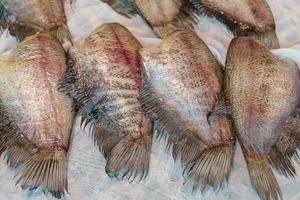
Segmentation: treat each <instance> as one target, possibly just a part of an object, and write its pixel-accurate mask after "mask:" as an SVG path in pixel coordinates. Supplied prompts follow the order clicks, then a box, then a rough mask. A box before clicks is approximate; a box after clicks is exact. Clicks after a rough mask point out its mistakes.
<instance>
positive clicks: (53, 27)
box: [0, 0, 72, 43]
mask: <svg viewBox="0 0 300 200" xmlns="http://www.w3.org/2000/svg"><path fill="white" fill-rule="evenodd" d="M63 2H64V0H47V1H40V0H30V1H28V0H1V1H0V25H1V26H2V27H4V28H9V29H10V31H11V33H12V34H13V35H15V36H17V37H18V38H19V39H20V40H23V39H24V38H25V37H26V36H29V35H32V34H33V33H35V32H40V31H51V32H52V33H53V34H54V35H55V36H56V37H57V38H58V40H59V41H60V42H62V43H64V42H70V43H72V40H71V34H70V32H69V29H68V27H67V25H66V17H65V14H64V5H63Z"/></svg>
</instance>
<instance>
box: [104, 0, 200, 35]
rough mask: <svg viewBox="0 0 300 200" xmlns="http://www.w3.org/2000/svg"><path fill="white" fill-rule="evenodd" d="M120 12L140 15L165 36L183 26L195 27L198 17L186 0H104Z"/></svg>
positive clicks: (126, 14) (124, 14)
mask: <svg viewBox="0 0 300 200" xmlns="http://www.w3.org/2000/svg"><path fill="white" fill-rule="evenodd" d="M102 1H103V2H105V3H107V4H108V5H110V6H111V7H112V8H113V9H114V10H115V11H116V12H118V13H119V14H121V15H123V16H126V17H129V18H131V17H132V16H136V15H140V16H141V17H143V18H144V20H145V21H146V22H147V23H148V24H149V25H150V26H151V27H152V29H153V31H154V33H155V34H156V35H157V36H158V37H159V38H163V37H165V36H166V35H168V34H169V33H172V32H173V31H175V30H177V29H181V28H188V29H194V25H196V23H197V18H196V16H195V15H194V13H193V10H192V7H189V2H188V1H186V0H151V1H148V0H102Z"/></svg>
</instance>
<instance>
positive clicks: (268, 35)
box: [236, 31, 280, 49]
mask: <svg viewBox="0 0 300 200" xmlns="http://www.w3.org/2000/svg"><path fill="white" fill-rule="evenodd" d="M236 35H237V34H236ZM240 36H242V34H240ZM245 36H248V37H251V38H253V39H254V40H257V41H258V42H260V43H261V44H263V45H265V46H266V47H267V48H268V49H279V48H280V44H279V40H278V37H277V34H276V32H275V31H268V32H254V31H252V32H250V31H249V32H248V33H246V34H245Z"/></svg>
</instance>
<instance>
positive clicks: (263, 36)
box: [190, 0, 280, 49]
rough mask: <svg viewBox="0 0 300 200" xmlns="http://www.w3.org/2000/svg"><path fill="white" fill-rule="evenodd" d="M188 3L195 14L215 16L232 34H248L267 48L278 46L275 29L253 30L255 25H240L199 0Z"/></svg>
mask: <svg viewBox="0 0 300 200" xmlns="http://www.w3.org/2000/svg"><path fill="white" fill-rule="evenodd" d="M190 4H191V7H192V8H193V11H194V12H195V13H196V14H197V15H204V16H208V17H214V18H216V19H217V20H218V21H220V22H221V23H223V24H225V25H226V27H227V28H228V29H229V30H230V31H231V32H232V34H233V35H234V36H249V37H252V38H253V39H255V40H257V41H259V42H260V43H262V44H264V45H265V46H266V47H267V48H269V49H278V48H280V45H279V40H278V38H277V35H276V32H275V30H273V31H266V32H263V30H260V31H255V29H256V27H254V26H253V25H250V24H243V25H242V26H243V27H241V25H240V23H239V22H237V21H234V20H231V19H230V18H227V17H226V16H225V15H224V14H222V13H221V12H217V11H214V10H212V9H209V8H207V7H206V6H205V5H204V4H203V3H202V2H201V1H199V0H190ZM245 27H247V28H245Z"/></svg>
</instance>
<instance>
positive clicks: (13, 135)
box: [0, 33, 74, 198]
mask: <svg viewBox="0 0 300 200" xmlns="http://www.w3.org/2000/svg"><path fill="white" fill-rule="evenodd" d="M65 70H66V56H65V52H64V50H63V48H62V46H61V44H60V43H59V42H58V41H57V40H56V39H55V38H54V37H53V36H51V35H49V34H46V33H40V34H36V35H34V36H30V37H28V38H26V39H25V40H24V41H23V42H22V43H21V44H20V45H19V46H18V47H17V48H16V49H15V50H14V51H13V53H12V54H11V55H10V57H9V59H8V60H3V61H1V68H0V148H1V152H3V151H5V150H7V159H8V164H9V165H10V166H11V167H19V169H20V171H19V179H18V181H17V182H18V183H20V184H21V186H22V188H23V189H26V188H31V189H34V188H37V187H41V188H42V189H43V190H44V191H49V192H51V193H52V194H53V195H54V196H55V197H57V198H60V197H61V196H63V195H64V192H65V191H67V160H66V154H67V151H68V144H69V137H70V134H71V130H72V124H73V116H74V114H73V112H72V110H73V107H72V99H71V98H70V97H68V96H67V95H65V94H64V93H61V92H59V91H58V85H59V83H60V80H61V79H62V78H63V77H64V72H65Z"/></svg>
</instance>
